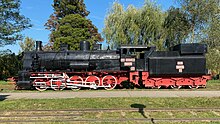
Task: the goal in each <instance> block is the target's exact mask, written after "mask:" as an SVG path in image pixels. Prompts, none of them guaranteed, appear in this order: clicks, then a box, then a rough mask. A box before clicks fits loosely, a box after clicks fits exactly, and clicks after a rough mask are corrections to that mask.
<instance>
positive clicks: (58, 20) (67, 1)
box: [45, 0, 103, 49]
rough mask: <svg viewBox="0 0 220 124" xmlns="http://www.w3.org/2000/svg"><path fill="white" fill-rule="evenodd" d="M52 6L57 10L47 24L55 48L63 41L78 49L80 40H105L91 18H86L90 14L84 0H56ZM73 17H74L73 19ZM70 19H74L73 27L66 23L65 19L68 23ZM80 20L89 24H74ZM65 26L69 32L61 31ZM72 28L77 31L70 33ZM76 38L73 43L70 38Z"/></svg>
mask: <svg viewBox="0 0 220 124" xmlns="http://www.w3.org/2000/svg"><path fill="white" fill-rule="evenodd" d="M52 6H53V8H54V11H55V12H54V13H53V14H52V15H51V16H50V19H49V20H48V21H47V23H46V24H45V26H46V28H47V29H48V30H50V31H51V34H50V42H51V44H54V47H55V49H57V48H58V46H57V45H59V44H60V43H61V42H62V43H68V44H70V45H71V48H72V49H78V48H77V47H79V46H77V45H78V44H79V42H80V41H79V40H90V41H91V40H93V42H97V41H102V40H103V39H102V38H101V35H100V34H99V33H98V29H97V28H96V27H95V26H94V25H93V24H92V22H91V21H90V20H88V19H86V16H88V15H89V11H87V10H86V6H85V4H84V0H54V3H53V5H52ZM74 15H75V16H74ZM71 17H73V19H71ZM77 18H78V19H77ZM83 18H84V19H83ZM69 20H72V21H73V22H72V26H73V27H67V26H71V25H69V24H66V23H65V21H67V23H68V21H69ZM80 20H81V21H83V22H79V23H84V22H85V21H86V23H87V24H84V26H85V27H82V26H81V27H79V26H78V27H77V25H80V24H73V23H78V22H77V21H80ZM74 26H75V27H74ZM65 28H67V29H68V31H67V32H65V31H64V32H62V33H61V31H63V29H65ZM71 28H72V29H71ZM76 28H78V29H79V30H80V31H82V32H80V31H76ZM84 28H85V29H84ZM70 30H75V32H74V33H68V32H69V31H70ZM85 30H88V31H89V32H85ZM58 32H60V34H59V35H55V34H57V33H58ZM77 33H79V34H77ZM87 33H90V37H88V34H87ZM64 37H65V38H64ZM75 38H76V39H78V40H74V41H73V42H72V43H71V41H70V40H71V39H75ZM90 38H91V39H90ZM63 40H64V41H63ZM74 45H75V46H74Z"/></svg>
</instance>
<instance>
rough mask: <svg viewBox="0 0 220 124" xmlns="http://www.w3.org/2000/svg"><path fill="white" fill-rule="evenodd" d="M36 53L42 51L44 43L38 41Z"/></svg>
mask: <svg viewBox="0 0 220 124" xmlns="http://www.w3.org/2000/svg"><path fill="white" fill-rule="evenodd" d="M36 51H42V41H36Z"/></svg>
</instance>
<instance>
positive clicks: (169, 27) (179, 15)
mask: <svg viewBox="0 0 220 124" xmlns="http://www.w3.org/2000/svg"><path fill="white" fill-rule="evenodd" d="M163 27H164V28H165V32H166V40H165V47H167V48H169V47H172V46H174V45H177V44H180V43H184V42H185V40H186V38H187V36H188V34H189V29H190V23H189V20H188V19H187V15H186V14H185V13H184V12H183V11H182V10H181V9H180V8H174V7H170V9H169V10H168V11H167V17H166V18H165V21H164V24H163Z"/></svg>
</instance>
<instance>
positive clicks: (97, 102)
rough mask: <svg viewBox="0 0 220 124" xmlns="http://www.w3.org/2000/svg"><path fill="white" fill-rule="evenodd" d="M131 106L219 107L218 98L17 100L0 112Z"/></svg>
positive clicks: (4, 104) (3, 105)
mask: <svg viewBox="0 0 220 124" xmlns="http://www.w3.org/2000/svg"><path fill="white" fill-rule="evenodd" d="M132 104H141V105H144V106H146V108H211V107H220V98H74V99H33V100H30V99H19V100H4V101H0V110H20V109H21V110H23V109H28V110H29V109H49V110H51V109H74V108H131V105H132Z"/></svg>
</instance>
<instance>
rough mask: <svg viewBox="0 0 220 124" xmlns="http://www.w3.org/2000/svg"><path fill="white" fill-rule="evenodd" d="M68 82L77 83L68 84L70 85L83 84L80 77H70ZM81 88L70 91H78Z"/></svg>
mask: <svg viewBox="0 0 220 124" xmlns="http://www.w3.org/2000/svg"><path fill="white" fill-rule="evenodd" d="M70 81H77V82H70V83H71V84H82V82H83V78H82V77H80V76H72V77H71V78H70ZM80 88H81V87H77V88H71V89H72V90H79V89H80Z"/></svg>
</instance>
